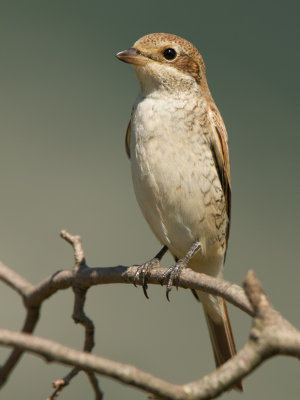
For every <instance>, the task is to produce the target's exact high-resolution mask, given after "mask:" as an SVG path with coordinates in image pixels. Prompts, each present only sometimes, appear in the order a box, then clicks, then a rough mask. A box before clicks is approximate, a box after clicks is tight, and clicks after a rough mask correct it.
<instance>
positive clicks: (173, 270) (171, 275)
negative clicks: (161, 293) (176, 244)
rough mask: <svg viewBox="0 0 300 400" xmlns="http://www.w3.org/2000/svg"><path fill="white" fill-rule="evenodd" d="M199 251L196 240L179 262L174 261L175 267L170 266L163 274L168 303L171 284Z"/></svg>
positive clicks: (198, 243)
mask: <svg viewBox="0 0 300 400" xmlns="http://www.w3.org/2000/svg"><path fill="white" fill-rule="evenodd" d="M200 249H201V244H200V242H199V241H198V240H197V241H196V242H194V243H193V245H192V247H191V248H190V250H189V251H188V252H187V253H186V255H185V256H184V257H183V258H181V259H180V260H178V261H176V264H175V265H172V267H170V268H168V270H167V271H166V272H165V273H164V277H163V280H162V282H165V280H166V279H167V280H168V281H167V290H166V296H167V299H168V301H170V299H169V293H170V292H171V289H172V286H173V282H175V284H176V281H178V279H179V277H180V273H181V271H182V270H183V268H185V267H186V266H187V265H188V263H189V261H190V259H191V258H192V257H193V256H194V255H195V254H196V253H197V252H198V251H199V250H200Z"/></svg>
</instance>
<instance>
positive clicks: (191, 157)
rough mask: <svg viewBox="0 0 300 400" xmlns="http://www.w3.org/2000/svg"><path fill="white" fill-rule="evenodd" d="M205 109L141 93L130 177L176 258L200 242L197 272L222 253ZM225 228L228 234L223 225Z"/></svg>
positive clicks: (218, 200)
mask: <svg viewBox="0 0 300 400" xmlns="http://www.w3.org/2000/svg"><path fill="white" fill-rule="evenodd" d="M203 107H204V105H203V104H199V100H198V101H196V100H195V101H194V102H192V101H191V99H189V98H186V99H183V100H178V99H172V98H170V97H169V96H168V97H164V96H160V97H159V98H156V97H151V96H148V97H146V98H142V97H140V98H138V99H137V102H136V105H135V108H134V111H133V115H132V124H131V166H132V178H133V184H134V189H135V194H136V197H137V200H138V203H139V205H140V207H141V210H142V212H143V214H144V217H145V218H146V220H147V222H148V223H149V225H150V227H151V229H152V230H153V232H154V234H155V235H156V236H157V238H158V239H159V240H160V242H161V243H163V244H165V245H166V246H168V248H169V249H170V251H171V252H172V254H173V255H175V256H176V257H178V258H181V257H183V256H184V255H185V254H186V253H187V251H188V250H189V248H190V246H191V245H192V243H193V242H194V241H195V240H200V242H201V245H202V250H203V252H202V255H200V254H199V255H198V257H195V259H194V262H195V264H196V266H197V269H198V270H199V264H203V262H204V261H205V260H206V261H207V260H208V258H209V257H213V258H214V257H216V256H217V258H220V257H223V255H224V251H221V250H220V245H219V237H218V236H219V235H220V232H219V231H218V230H216V227H215V216H216V214H218V213H221V208H222V207H223V205H222V206H221V208H220V204H221V203H222V198H223V192H222V189H221V185H220V182H219V180H218V176H217V171H216V169H215V166H214V160H213V157H212V153H211V150H210V147H209V144H208V139H207V134H208V132H207V131H206V129H207V128H206V125H205V121H204V120H203V115H200V114H201V110H203ZM201 120H202V123H203V125H201V123H200V122H199V121H201ZM223 203H224V201H223ZM223 230H224V232H223V233H224V235H225V224H224V229H223ZM223 233H222V234H223ZM218 264H219V262H218ZM202 270H203V269H202Z"/></svg>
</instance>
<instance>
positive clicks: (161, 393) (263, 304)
mask: <svg viewBox="0 0 300 400" xmlns="http://www.w3.org/2000/svg"><path fill="white" fill-rule="evenodd" d="M245 288H246V293H247V295H248V296H249V299H250V301H251V303H252V304H253V307H254V309H255V317H254V321H253V328H252V330H251V334H250V337H249V340H248V341H247V343H246V344H245V346H244V347H243V348H242V349H241V350H240V351H239V352H238V353H237V355H236V356H235V357H233V358H232V359H230V360H229V361H228V362H226V363H225V364H224V365H222V366H221V367H220V368H218V369H217V370H215V371H214V372H212V373H210V374H208V375H206V376H205V377H204V378H202V379H200V380H199V381H196V382H191V383H188V384H185V385H182V386H179V385H174V384H171V383H170V382H167V381H163V380H161V379H159V378H157V377H155V376H153V375H151V374H148V373H146V372H144V371H141V370H138V369H137V368H135V367H133V366H130V365H126V364H121V363H118V362H114V361H111V360H107V359H104V358H102V357H97V356H94V355H92V354H88V353H84V352H79V351H77V350H73V349H70V348H67V347H65V346H62V345H60V344H58V343H55V342H52V341H49V340H46V339H42V338H39V337H33V336H31V335H26V334H21V333H17V332H11V331H6V330H0V343H2V344H3V345H10V346H17V347H19V348H22V349H23V350H27V351H31V352H34V353H35V354H39V355H41V356H43V357H45V358H46V359H47V360H48V361H58V362H61V363H64V364H69V365H71V364H72V365H75V366H77V367H79V368H83V369H88V370H90V371H94V372H97V373H100V374H103V375H106V376H110V377H112V378H115V379H117V380H119V381H120V382H123V383H126V384H129V385H132V386H135V387H137V388H140V389H142V390H144V391H146V392H151V393H152V394H154V395H155V396H156V397H159V398H161V399H169V400H171V399H173V400H174V399H175V400H177V399H181V400H200V399H211V398H214V397H216V396H218V395H219V394H220V393H222V392H223V391H224V390H226V389H228V388H229V387H230V386H232V384H233V383H234V382H235V381H236V380H239V379H241V378H243V377H244V376H246V375H248V374H249V373H250V372H251V371H252V370H253V369H255V368H257V367H258V366H259V365H260V364H261V363H262V362H263V361H264V360H266V359H268V358H270V357H272V356H274V355H276V354H284V355H290V356H294V357H300V332H299V331H298V330H297V329H296V328H294V327H293V326H292V325H291V324H290V323H288V322H287V321H286V320H284V319H283V317H282V316H281V315H280V314H279V313H278V312H277V311H275V310H274V309H273V308H272V306H271V305H270V303H269V302H268V300H267V298H266V296H265V294H264V293H263V291H262V289H261V286H260V285H259V283H258V281H257V279H256V278H255V275H254V273H253V272H251V271H250V272H249V273H248V276H247V278H246V281H245Z"/></svg>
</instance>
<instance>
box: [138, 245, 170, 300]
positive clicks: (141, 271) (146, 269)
mask: <svg viewBox="0 0 300 400" xmlns="http://www.w3.org/2000/svg"><path fill="white" fill-rule="evenodd" d="M167 251H168V248H167V246H164V247H163V248H162V249H161V250H160V251H159V252H158V253H157V254H156V256H155V257H154V258H152V260H150V261H147V262H145V263H144V264H142V265H140V266H139V267H138V269H137V270H136V273H135V275H134V278H133V284H134V286H136V283H137V281H138V280H139V277H140V275H142V286H143V291H144V295H145V296H146V297H147V299H149V296H148V293H147V289H148V285H147V278H148V276H149V273H150V271H151V269H152V268H153V267H159V265H160V263H159V262H160V260H161V259H162V258H163V256H164V255H165V254H166V252H167Z"/></svg>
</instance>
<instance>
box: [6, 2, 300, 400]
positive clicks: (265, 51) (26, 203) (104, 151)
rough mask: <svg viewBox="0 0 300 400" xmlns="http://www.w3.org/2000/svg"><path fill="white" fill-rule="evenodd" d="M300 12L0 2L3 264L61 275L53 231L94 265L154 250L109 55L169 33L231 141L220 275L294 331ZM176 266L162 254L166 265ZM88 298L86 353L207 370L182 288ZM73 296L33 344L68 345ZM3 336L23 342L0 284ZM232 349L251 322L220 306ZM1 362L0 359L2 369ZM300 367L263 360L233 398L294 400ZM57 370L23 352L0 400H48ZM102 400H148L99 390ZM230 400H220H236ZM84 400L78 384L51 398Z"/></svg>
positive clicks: (66, 264) (176, 370) (61, 298)
mask: <svg viewBox="0 0 300 400" xmlns="http://www.w3.org/2000/svg"><path fill="white" fill-rule="evenodd" d="M299 12H300V6H299V3H298V2H296V1H285V2H283V1H282V2H281V1H270V0H265V1H263V2H261V1H253V0H252V1H239V0H227V1H226V2H225V1H224V2H221V1H215V0H211V1H210V2H207V1H202V0H197V1H189V2H183V1H177V0H172V1H164V2H162V1H157V0H152V1H147V2H146V1H144V2H143V1H140V0H139V1H130V0H129V1H126V2H123V1H100V0H98V1H94V0H72V1H71V0H63V1H62V0H51V1H45V0H38V1H34V0H27V1H22V0H21V1H14V0H13V1H9V0H1V2H0V49H1V62H0V81H1V94H0V140H1V146H0V176H1V178H0V179H1V199H0V204H1V224H0V258H1V259H2V260H3V262H5V263H6V264H7V265H8V266H9V267H11V268H13V269H14V270H15V271H17V272H18V273H20V274H21V275H22V276H24V277H25V278H27V279H28V280H29V281H31V282H32V283H34V284H36V283H38V282H39V281H40V280H42V279H44V278H46V277H48V276H49V275H51V274H53V273H54V272H55V271H56V270H58V269H61V268H71V267H72V264H73V254H72V250H71V247H70V246H69V245H68V244H66V243H65V242H64V241H63V240H62V239H60V237H59V232H60V230H61V229H62V228H65V229H67V230H69V231H70V232H71V233H74V234H80V235H81V236H82V238H83V244H84V249H85V252H86V258H87V262H88V264H89V265H90V266H99V267H100V266H114V265H118V264H124V265H131V264H134V263H142V262H144V261H146V260H148V259H149V258H151V257H152V256H153V255H154V254H156V252H157V251H158V249H159V244H158V242H157V240H156V239H155V238H154V237H153V235H152V233H151V232H150V229H149V228H148V226H147V225H146V222H145V221H144V219H143V217H142V215H141V212H140V210H139V209H138V206H137V204H136V200H135V197H134V194H133V189H132V184H131V176H130V169H129V162H128V160H127V157H126V155H125V152H124V135H125V131H126V128H127V123H128V121H129V116H130V112H131V107H132V104H133V102H134V99H135V97H136V95H137V92H138V84H137V81H136V79H135V76H134V73H133V71H132V68H131V67H130V66H129V65H125V64H123V63H120V62H119V61H118V60H117V59H116V58H115V53H116V52H118V51H120V50H124V49H126V48H128V47H131V46H132V44H133V43H134V42H135V41H136V40H137V39H138V38H139V37H141V36H143V35H145V34H147V33H152V32H169V33H174V34H178V35H180V36H183V37H184V38H186V39H188V40H190V41H191V42H192V43H193V44H194V45H195V46H196V47H197V48H198V49H199V50H200V52H201V53H202V55H203V57H204V60H205V62H206V66H207V75H208V82H209V86H210V88H211V91H212V93H213V96H214V99H215V101H216V103H217V105H218V107H219V109H220V111H221V113H222V116H223V118H224V120H225V123H226V126H227V130H228V133H229V147H230V160H231V172H232V186H233V209H232V229H231V237H230V243H229V251H228V256H227V263H226V268H225V278H226V279H228V280H231V281H234V282H236V283H238V284H241V283H242V281H243V279H244V277H245V275H246V273H247V271H248V270H249V269H250V268H252V269H254V270H255V272H256V274H257V276H258V277H259V279H260V280H261V282H262V284H263V287H264V289H265V290H266V291H267V293H268V295H269V297H270V299H271V301H272V303H273V304H274V305H275V307H276V308H277V309H278V310H279V311H280V312H282V313H283V315H284V316H285V317H286V318H287V319H289V320H290V321H291V322H292V323H294V324H295V325H296V326H298V328H299V323H300V320H299V300H300V297H299V279H300V268H299V239H300V237H299V222H300V218H299V217H300V216H299V201H300V198H299V197H300V196H299V194H300V189H299V177H300V174H299V145H300V139H299V90H300V87H299V83H300V79H299V70H300V53H299V34H300V25H299V19H298V17H299ZM171 262H172V260H171V258H170V257H169V258H168V257H167V258H165V261H164V263H163V265H165V266H167V265H169V264H170V263H171ZM149 295H150V300H146V299H145V298H144V296H143V293H142V290H141V288H139V289H135V288H134V287H131V286H129V285H128V286H127V285H108V286H98V287H94V288H92V289H91V290H90V291H89V294H88V300H87V307H86V308H87V313H88V315H89V316H90V317H91V318H92V319H93V320H94V322H95V325H96V348H95V350H94V351H95V353H96V354H99V355H102V356H105V357H109V358H112V359H114V360H118V361H122V362H125V363H130V364H134V365H136V366H137V367H140V368H142V369H144V370H145V371H148V372H151V373H154V374H156V375H158V376H160V377H162V378H164V379H168V380H170V381H172V382H177V383H185V382H189V381H192V380H196V379H198V378H200V377H201V376H203V375H204V374H206V373H208V372H210V371H212V370H213V369H214V362H213V355H212V351H211V348H210V343H209V338H208V333H207V328H206V325H205V321H204V317H203V314H202V310H201V306H199V304H197V302H196V301H195V300H194V298H193V297H192V295H191V294H190V292H189V291H185V290H179V291H178V292H177V291H176V290H173V291H172V293H171V302H170V303H168V302H167V301H166V299H165V289H163V288H161V287H150V289H149ZM72 302H73V295H72V291H71V290H67V291H61V292H59V293H57V294H56V295H55V296H53V297H52V298H51V299H49V300H48V301H47V302H45V303H44V306H43V308H42V314H41V320H40V323H39V324H38V328H37V330H36V334H38V335H40V336H43V337H46V338H50V339H53V340H57V341H59V342H61V343H63V344H65V345H68V346H73V347H76V348H78V349H81V348H82V345H83V329H82V327H80V326H75V325H74V323H73V322H72V320H71V313H72V305H73V304H72ZM0 304H1V305H2V306H1V308H0V321H1V326H2V327H4V328H8V329H16V330H19V329H20V327H21V326H22V323H23V318H24V310H23V307H22V303H21V301H20V298H19V297H18V296H17V295H16V294H15V293H14V292H12V290H11V289H9V288H7V287H6V286H5V285H3V284H1V283H0ZM230 313H231V318H232V324H233V329H234V332H235V338H236V342H237V346H238V347H241V346H242V345H243V343H244V342H245V340H246V339H247V336H248V333H249V329H250V326H251V320H250V318H249V317H248V316H247V315H245V314H243V313H242V312H240V311H238V310H236V309H233V308H232V307H230ZM7 354H8V350H7V349H3V348H1V349H0V356H1V361H0V363H1V362H2V360H4V357H5V356H6V355H7ZM298 364H299V362H297V361H296V360H295V359H289V358H287V357H281V358H276V359H274V360H271V361H269V362H267V363H265V364H264V365H263V366H261V367H260V368H259V370H257V371H255V372H254V373H253V374H252V375H251V376H250V377H248V378H246V379H245V393H244V394H243V400H250V399H253V398H264V399H273V400H279V399H280V400H281V399H283V398H286V399H289V400H294V399H298V398H299V397H298V396H299V365H298ZM68 371H69V368H66V367H63V366H59V365H54V364H50V365H49V364H48V365H47V364H46V363H45V362H44V361H43V360H41V359H39V358H37V357H34V356H32V355H25V356H24V357H23V358H22V360H21V362H20V363H19V365H18V366H17V368H16V369H15V371H14V373H13V374H12V376H11V377H10V379H9V381H8V382H7V384H6V386H5V387H4V388H3V389H2V392H1V399H4V400H7V399H18V398H21V397H22V398H24V397H25V398H28V399H29V398H30V399H45V398H46V397H47V396H49V395H50V394H51V393H52V389H51V382H52V381H53V380H55V379H57V378H60V377H62V376H64V375H65V374H66V373H67V372H68ZM100 382H101V386H102V389H103V391H104V392H105V395H106V397H105V398H106V399H123V400H126V399H130V400H137V399H145V398H146V394H145V393H142V392H139V391H137V390H133V389H131V388H129V387H126V386H123V385H120V384H118V383H116V382H114V381H112V380H110V379H107V378H101V377H100ZM240 396H241V395H240V394H238V393H232V392H230V393H229V394H224V395H223V397H224V398H230V399H233V400H234V399H238V398H241V397H240ZM84 397H85V398H93V397H94V395H93V392H92V389H91V387H90V385H89V383H88V380H87V378H86V376H85V375H84V374H83V373H82V374H80V375H79V376H78V377H77V378H76V379H74V381H73V382H72V384H71V385H70V387H67V388H66V389H65V390H64V391H63V393H62V395H61V396H60V398H61V399H64V400H68V399H74V398H78V399H79V398H84Z"/></svg>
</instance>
